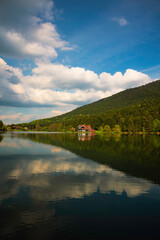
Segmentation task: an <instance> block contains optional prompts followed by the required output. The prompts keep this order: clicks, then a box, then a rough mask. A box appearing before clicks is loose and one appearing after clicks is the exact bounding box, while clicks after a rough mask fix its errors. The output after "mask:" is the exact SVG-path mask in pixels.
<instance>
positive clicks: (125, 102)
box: [11, 80, 160, 133]
mask: <svg viewBox="0 0 160 240" xmlns="http://www.w3.org/2000/svg"><path fill="white" fill-rule="evenodd" d="M79 124H86V125H88V124H90V125H91V127H92V128H93V129H95V130H101V131H102V130H103V129H104V127H105V126H106V125H108V126H109V127H110V128H111V130H112V131H113V129H114V128H115V125H119V127H120V129H121V131H122V132H133V133H134V132H160V80H158V81H155V82H152V83H150V84H147V85H144V86H141V87H137V88H133V89H128V90H125V91H123V92H120V93H118V94H115V95H113V96H111V97H108V98H104V99H101V100H99V101H97V102H94V103H91V104H88V105H85V106H83V107H79V108H77V109H75V110H73V111H71V112H69V113H66V114H63V115H61V116H57V117H53V118H46V119H40V120H35V121H32V122H30V123H24V124H19V125H18V126H16V127H17V128H18V127H19V128H26V130H27V129H28V130H42V131H70V130H72V131H74V130H77V127H78V125H79ZM11 127H13V126H11ZM14 127H15V126H14Z"/></svg>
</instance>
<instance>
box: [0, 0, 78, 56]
mask: <svg viewBox="0 0 160 240" xmlns="http://www.w3.org/2000/svg"><path fill="white" fill-rule="evenodd" d="M53 7H54V6H53V2H52V1H51V0H34V1H31V0H27V1H25V0H21V1H20V0H14V1H12V0H9V1H3V3H2V4H1V8H0V32H1V34H0V52H1V54H3V55H4V56H11V57H21V58H32V59H35V58H40V57H41V58H56V57H57V51H56V49H61V50H65V51H66V50H72V49H73V47H72V46H69V44H68V43H67V42H66V41H64V40H62V39H61V37H60V35H59V34H58V32H57V30H56V26H55V24H53V23H52V22H51V20H52V21H53V15H54V14H53ZM37 16H38V17H37Z"/></svg>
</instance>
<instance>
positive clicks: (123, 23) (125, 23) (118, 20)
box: [112, 17, 128, 27]
mask: <svg viewBox="0 0 160 240" xmlns="http://www.w3.org/2000/svg"><path fill="white" fill-rule="evenodd" d="M112 20H113V21H115V22H117V23H118V24H119V25H120V26H121V27H123V26H125V25H127V24H128V21H127V20H126V19H125V18H124V17H120V18H118V17H114V18H112Z"/></svg>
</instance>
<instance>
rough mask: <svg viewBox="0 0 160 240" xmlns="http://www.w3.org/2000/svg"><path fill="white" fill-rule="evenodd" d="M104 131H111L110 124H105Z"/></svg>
mask: <svg viewBox="0 0 160 240" xmlns="http://www.w3.org/2000/svg"><path fill="white" fill-rule="evenodd" d="M103 131H104V132H106V133H111V128H110V126H109V125H105V126H104V128H103Z"/></svg>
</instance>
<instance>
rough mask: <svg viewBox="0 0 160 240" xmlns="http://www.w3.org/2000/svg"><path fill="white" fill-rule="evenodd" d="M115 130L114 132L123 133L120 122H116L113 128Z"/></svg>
mask: <svg viewBox="0 0 160 240" xmlns="http://www.w3.org/2000/svg"><path fill="white" fill-rule="evenodd" d="M113 132H114V133H121V127H120V126H119V125H118V124H116V125H115V126H114V128H113Z"/></svg>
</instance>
